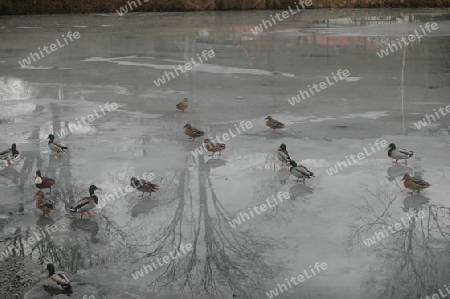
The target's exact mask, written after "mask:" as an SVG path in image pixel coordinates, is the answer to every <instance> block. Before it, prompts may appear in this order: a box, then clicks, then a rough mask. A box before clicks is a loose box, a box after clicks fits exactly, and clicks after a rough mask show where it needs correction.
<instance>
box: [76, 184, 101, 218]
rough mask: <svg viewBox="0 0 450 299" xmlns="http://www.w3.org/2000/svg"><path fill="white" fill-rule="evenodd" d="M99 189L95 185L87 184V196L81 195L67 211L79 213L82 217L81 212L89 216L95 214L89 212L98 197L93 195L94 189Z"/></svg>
mask: <svg viewBox="0 0 450 299" xmlns="http://www.w3.org/2000/svg"><path fill="white" fill-rule="evenodd" d="M96 190H100V191H102V189H101V188H98V187H97V186H95V185H91V186H89V196H87V197H83V198H82V199H80V200H79V201H77V202H76V203H75V204H74V205H73V206H72V207H71V208H70V209H69V211H70V212H72V213H81V217H80V218H83V214H88V215H89V218H90V217H94V216H95V215H94V214H92V213H91V212H89V211H90V210H92V209H93V208H95V207H96V206H97V204H98V197H97V195H95V191H96Z"/></svg>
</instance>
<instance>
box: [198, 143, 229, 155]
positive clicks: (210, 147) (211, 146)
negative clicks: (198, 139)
mask: <svg viewBox="0 0 450 299" xmlns="http://www.w3.org/2000/svg"><path fill="white" fill-rule="evenodd" d="M203 143H204V144H205V148H206V150H207V151H208V152H211V153H212V154H211V155H208V156H212V157H213V156H214V155H215V154H216V152H219V156H220V155H222V151H223V150H225V148H226V146H225V143H218V142H214V141H211V140H209V139H205V140H203Z"/></svg>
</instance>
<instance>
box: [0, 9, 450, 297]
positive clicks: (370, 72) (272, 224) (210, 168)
mask: <svg viewBox="0 0 450 299" xmlns="http://www.w3.org/2000/svg"><path fill="white" fill-rule="evenodd" d="M275 13H276V12H275V11H264V12H259V11H257V12H219V13H213V12H205V13H151V14H150V13H149V14H147V13H139V14H132V13H130V14H127V15H126V16H123V17H119V16H118V15H117V14H90V15H67V16H59V15H57V16H12V17H0V36H1V41H2V42H1V43H0V101H1V105H0V126H1V132H2V133H3V134H1V135H0V145H1V148H5V149H6V148H7V147H8V146H9V145H10V144H11V143H13V142H15V143H17V145H18V148H19V151H20V152H21V156H22V160H21V162H19V163H17V164H16V165H15V166H14V167H10V168H6V169H2V170H0V186H1V190H2V192H1V195H0V198H1V203H2V205H1V206H0V216H1V217H0V219H1V221H0V228H1V230H0V235H1V238H2V240H3V242H2V243H1V244H2V245H1V246H0V249H2V250H3V249H5V248H6V247H7V246H11V245H20V244H21V245H20V246H23V245H24V242H25V241H24V240H26V238H28V237H29V236H33V234H34V233H38V234H39V235H40V236H41V235H42V236H44V235H45V238H42V239H41V240H39V241H38V243H36V244H34V245H33V247H26V248H23V249H24V251H23V252H21V253H20V254H19V255H20V256H27V257H29V258H30V260H28V259H27V263H30V267H31V264H39V263H43V264H46V263H48V262H53V263H55V265H56V267H57V269H62V270H64V271H65V272H66V274H67V275H68V276H69V277H70V279H71V280H72V281H73V284H74V290H75V293H74V294H73V296H74V298H82V297H83V296H84V295H87V296H95V298H139V296H141V297H142V298H232V295H233V294H235V296H236V298H267V297H266V296H267V295H266V292H269V291H270V290H272V289H274V288H276V287H277V284H279V283H284V284H286V285H287V286H286V289H288V290H286V289H284V288H283V293H282V295H281V296H280V297H279V298H304V297H308V298H368V299H371V298H379V297H381V298H419V297H420V296H424V297H425V296H426V295H430V296H432V295H433V294H434V293H437V291H438V289H442V291H445V289H444V288H443V286H444V284H447V283H448V282H449V278H450V274H449V272H448V266H449V259H448V249H449V241H448V234H447V233H446V231H447V230H448V228H449V225H450V223H449V217H450V214H449V205H450V203H449V200H448V197H447V196H446V192H448V191H449V189H448V185H447V183H446V181H447V180H448V174H449V170H450V165H449V163H448V149H449V146H450V139H449V128H450V127H449V126H450V117H449V116H441V117H440V118H439V119H437V120H436V121H434V122H432V123H430V124H428V125H427V126H425V127H424V128H422V129H420V130H418V129H417V127H416V126H415V125H414V123H415V122H417V121H418V120H421V119H423V118H424V117H425V114H432V113H434V111H433V109H439V108H440V107H444V109H445V107H446V105H448V104H450V101H449V98H448V94H449V81H450V80H449V79H450V77H449V75H450V67H449V55H448V53H449V46H450V39H449V34H450V30H449V29H450V22H449V14H448V11H446V10H427V9H421V10H401V9H395V10H394V9H393V10H314V11H308V12H302V13H298V14H296V15H295V16H290V17H289V18H287V19H286V20H284V21H282V22H279V23H278V24H277V25H276V26H273V27H269V28H268V29H265V30H264V32H263V33H262V34H260V35H254V34H253V33H252V32H251V29H254V27H255V26H257V25H258V24H260V23H261V21H262V20H263V19H266V20H267V19H269V18H270V15H271V14H272V15H274V14H275ZM427 22H430V23H432V22H436V23H437V24H438V26H439V28H438V29H437V30H433V31H431V32H430V33H429V34H428V35H427V36H425V37H423V38H422V39H421V40H420V41H419V42H414V43H412V44H411V45H408V46H405V47H403V48H401V49H399V50H398V51H394V52H392V53H390V54H389V55H388V56H387V57H384V58H382V59H380V57H379V56H378V55H377V52H379V51H380V50H382V49H383V48H384V47H386V46H387V44H388V43H394V42H396V40H395V39H396V38H401V37H402V36H407V35H409V34H414V30H421V27H420V26H425V24H426V23H427ZM69 31H71V32H72V33H74V32H75V31H77V32H79V34H80V37H79V39H73V41H72V42H68V43H65V42H64V39H63V38H66V39H67V36H68V32H69ZM419 32H421V31H419ZM62 35H64V37H63V36H62ZM57 39H59V41H60V42H61V43H62V44H64V46H63V47H62V48H58V49H57V50H56V51H54V52H52V53H51V54H48V55H47V54H45V53H44V54H45V55H42V57H40V58H39V59H36V61H35V62H32V63H31V64H30V66H28V67H26V68H21V66H20V65H19V63H18V62H19V61H22V60H23V59H26V58H27V56H28V55H30V51H31V52H38V51H39V49H38V47H39V48H40V49H41V50H42V49H43V47H44V46H48V47H50V45H51V44H52V43H55V42H56V40H57ZM211 49H212V50H213V51H214V54H215V56H214V57H213V58H209V59H208V61H206V63H203V64H200V65H198V66H195V67H193V69H192V70H191V71H186V72H185V73H180V74H179V75H177V76H175V75H174V76H173V77H171V79H170V80H169V81H168V82H167V83H165V84H162V85H161V86H159V87H157V86H156V85H155V84H154V82H153V81H154V80H157V78H159V77H161V76H164V72H167V71H174V70H173V67H176V66H178V65H180V64H183V65H184V64H185V63H186V62H189V61H191V59H194V60H195V61H196V62H197V63H198V62H199V58H198V57H199V56H200V57H201V54H202V52H203V51H206V52H207V51H210V50H211ZM197 54H198V55H199V56H198V55H197ZM338 70H341V71H340V72H341V73H342V71H343V70H347V71H348V73H349V75H348V76H347V77H346V78H343V79H345V80H341V79H338V80H337V81H338V82H335V83H334V84H333V85H331V84H329V85H327V86H326V88H325V89H323V90H321V91H320V92H314V94H313V92H311V91H310V90H309V88H310V87H311V88H314V87H313V84H320V82H327V78H328V80H331V81H330V82H333V81H332V80H333V76H334V75H336V74H337V72H338ZM326 84H328V83H326ZM311 90H312V91H314V90H313V89H311ZM305 91H310V94H309V95H308V96H306V97H305V99H304V100H303V99H302V101H301V102H300V103H296V102H295V103H294V105H291V104H290V102H289V100H292V98H293V97H296V96H297V94H300V92H305ZM183 97H187V98H189V100H190V106H189V108H188V109H187V110H186V113H184V114H182V113H179V112H178V111H176V110H175V108H174V107H173V105H174V104H176V103H178V102H180V101H181V100H182V99H183ZM106 103H117V104H118V108H117V109H116V110H114V109H111V112H108V111H107V110H105V109H106V106H105V105H106ZM102 108H103V109H104V110H103V111H106V112H105V113H104V114H103V113H102V112H101V111H102ZM94 110H95V111H96V112H97V115H99V116H100V117H98V116H97V115H95V112H94ZM89 114H92V115H93V117H94V119H93V120H92V121H87V123H88V125H84V124H83V125H80V124H82V117H84V118H88V115H89ZM267 115H271V116H273V117H274V118H276V119H278V120H280V121H283V122H285V123H286V125H287V128H286V129H281V130H278V131H277V133H276V134H271V133H270V130H269V129H268V128H267V127H266V126H265V124H264V118H265V117H266V116H267ZM91 119H92V118H91ZM78 121H80V124H79V123H78ZM242 121H244V123H245V122H247V121H248V122H250V123H251V128H249V129H247V130H246V131H245V132H244V131H243V130H241V131H240V132H239V133H237V131H236V128H239V124H240V123H241V122H242ZM69 123H71V126H76V127H77V128H78V130H74V131H73V132H72V133H70V134H69V135H67V136H66V137H64V138H63V139H62V141H63V142H64V143H66V144H67V145H68V146H69V148H70V150H69V151H68V152H67V153H65V154H64V155H63V156H62V157H54V156H52V155H51V153H50V149H49V148H48V146H47V141H46V140H45V138H46V137H47V135H48V134H49V133H52V132H61V129H63V128H64V127H66V126H68V125H69ZM186 123H191V124H192V125H193V126H195V127H197V128H200V129H202V130H204V131H205V132H206V136H208V137H212V138H215V137H216V135H222V134H224V133H227V132H229V130H230V131H231V132H233V134H235V135H236V136H233V135H231V136H232V137H230V139H229V140H227V141H225V143H226V144H227V148H226V150H225V151H224V152H223V153H222V155H221V156H220V157H218V158H215V159H212V158H210V157H207V156H206V155H200V156H198V157H194V155H192V154H191V151H195V149H197V148H199V146H201V143H200V141H197V140H196V141H194V142H193V141H189V140H187V137H186V136H185V135H184V134H183V126H184V125H185V124H186ZM235 125H236V126H235ZM200 140H201V139H200ZM376 140H378V141H382V140H386V141H387V142H388V143H390V142H395V143H396V144H397V145H398V146H400V147H404V148H407V149H411V150H414V156H413V158H411V159H410V161H409V163H408V165H407V166H404V165H403V162H402V161H399V162H402V163H401V164H400V165H394V164H392V163H391V160H390V159H389V158H388V157H387V154H386V151H385V150H384V149H383V148H381V149H377V148H376V147H375V141H376ZM281 143H285V144H286V145H287V149H288V151H289V153H290V155H291V158H293V159H295V160H296V161H297V162H298V163H299V164H300V163H301V164H304V165H305V166H307V167H308V168H309V169H310V170H312V171H313V172H314V173H315V177H314V178H312V179H310V180H307V182H306V184H305V185H303V184H301V183H300V184H298V183H296V182H293V177H292V176H289V172H288V171H287V169H286V168H284V169H282V168H281V166H280V163H279V161H278V160H275V158H274V151H275V150H276V149H277V147H278V146H279V145H280V144H281ZM372 148H373V149H374V150H372ZM364 149H366V151H367V152H368V153H369V154H364V158H363V159H361V160H360V161H358V162H357V163H352V165H351V166H349V167H348V168H345V169H343V170H339V171H338V172H337V173H336V174H334V175H332V176H330V175H328V174H327V170H328V171H329V169H330V167H333V166H335V165H336V163H337V161H346V159H347V158H350V155H355V156H356V155H357V154H358V153H359V152H363V151H364ZM37 169H40V170H41V172H42V174H43V175H45V176H49V177H51V178H54V179H55V180H56V184H55V185H54V188H53V192H52V194H51V195H50V197H51V198H52V199H54V200H55V201H56V203H57V209H58V210H57V211H56V212H54V213H52V214H51V215H50V218H48V219H43V218H42V217H40V216H39V215H38V214H37V213H36V211H35V206H34V194H35V192H36V187H35V186H34V185H33V175H34V173H35V171H36V170H37ZM405 172H410V173H412V174H415V175H416V176H421V177H423V178H424V179H426V180H427V181H428V182H430V183H431V184H432V187H431V188H430V189H428V190H426V191H424V192H422V193H423V194H422V193H421V194H422V195H420V196H416V195H415V196H408V194H406V190H405V188H404V187H403V183H402V181H401V177H402V175H403V174H404V173H405ZM144 173H154V175H155V179H154V180H153V182H154V183H156V184H158V185H159V186H160V190H159V191H158V192H156V193H153V194H152V196H151V198H150V199H149V198H140V197H137V195H140V194H141V193H139V192H138V191H132V192H128V191H126V189H125V187H126V186H127V185H129V182H130V181H129V179H130V178H131V177H132V176H140V177H142V176H143V174H144ZM91 184H95V185H96V186H98V187H101V188H102V189H103V192H102V193H99V194H100V195H99V196H100V197H101V198H102V197H104V196H106V195H109V196H110V198H111V201H110V202H109V203H108V204H106V205H105V206H104V207H102V208H96V209H95V210H93V212H94V213H95V214H96V216H95V217H94V218H92V219H87V218H86V217H85V219H80V216H79V215H76V216H75V215H71V214H69V212H68V209H69V208H70V206H71V205H72V204H73V203H74V202H76V201H77V200H78V199H80V198H82V197H84V196H87V195H88V187H89V185H91ZM446 186H447V187H446ZM119 189H121V190H122V191H121V192H122V193H123V194H122V195H121V194H120V191H119ZM115 192H117V194H118V195H116V194H115ZM278 192H282V193H283V192H288V193H289V197H290V198H289V199H287V200H286V199H285V200H283V201H282V202H279V203H278V204H276V205H275V206H274V207H269V208H267V210H266V211H265V212H261V214H259V215H257V214H256V212H253V217H251V215H250V214H249V213H250V212H249V210H248V208H252V209H253V207H254V206H255V205H257V206H258V207H260V205H261V204H264V203H266V202H267V201H269V202H271V203H273V197H272V196H277V194H278ZM412 211H416V212H418V211H424V213H425V214H426V215H425V217H424V218H417V219H416V220H415V221H414V222H413V224H412V225H411V224H410V225H409V226H407V227H406V226H404V227H402V230H401V231H399V232H398V233H396V234H392V235H391V234H389V235H388V236H386V238H384V239H382V240H381V241H377V242H376V244H374V245H372V246H370V247H367V246H366V245H365V244H364V240H366V239H367V238H370V237H372V236H373V234H374V233H375V232H380V231H381V232H384V230H387V232H388V233H389V230H388V227H389V226H390V225H395V223H396V222H399V223H402V222H401V219H407V215H409V214H411V213H412ZM243 212H247V213H248V214H249V215H250V216H249V218H250V219H249V220H247V221H245V222H244V223H242V224H241V225H238V226H237V227H235V228H233V227H232V226H231V225H229V221H231V220H232V219H234V218H236V217H238V216H239V215H240V214H239V213H243ZM55 224H56V225H57V228H58V229H57V231H56V232H52V233H51V234H48V233H47V234H46V233H45V228H46V225H55ZM385 234H386V235H387V233H385ZM181 243H183V244H185V245H186V244H192V248H193V249H192V250H191V251H186V253H185V254H182V255H181V257H180V258H178V259H174V260H171V261H170V262H169V263H167V264H164V265H163V266H158V267H157V268H158V269H157V270H155V271H154V272H149V273H148V274H145V275H144V276H143V277H140V278H139V279H134V278H133V277H132V274H135V272H136V271H139V270H142V268H141V267H142V266H143V265H151V262H152V261H156V258H157V257H160V258H161V259H162V258H163V257H164V256H166V255H169V254H170V252H171V251H172V250H174V248H177V247H178V246H181ZM317 262H319V263H326V265H327V269H325V270H322V271H321V272H320V273H317V270H316V274H317V275H311V274H312V272H311V271H312V270H311V268H310V266H312V267H314V265H315V264H316V263H317ZM305 271H306V272H307V273H308V274H309V275H310V276H312V277H311V278H308V277H306V278H307V279H305V281H303V282H301V283H299V285H294V283H293V282H290V284H291V287H289V285H288V284H287V282H286V280H285V279H286V278H290V277H291V276H294V277H298V276H299V275H300V274H303V275H305V273H304V272H305ZM143 273H145V272H143ZM43 278H44V276H42V279H43ZM41 285H42V282H39V283H36V284H35V286H34V288H32V290H31V291H30V292H29V294H27V296H26V298H47V297H48V296H49V295H46V293H45V291H43V290H42V289H41ZM278 291H280V290H278ZM171 292H173V293H171ZM156 293H157V295H156ZM174 293H176V294H178V295H174ZM46 296H47V297H46ZM176 296H178V297H176Z"/></svg>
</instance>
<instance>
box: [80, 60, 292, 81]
mask: <svg viewBox="0 0 450 299" xmlns="http://www.w3.org/2000/svg"><path fill="white" fill-rule="evenodd" d="M123 58H136V56H129V57H123ZM118 59H121V58H104V57H91V58H88V59H85V60H84V61H87V62H113V63H117V64H118V65H127V66H143V67H150V68H154V69H159V70H171V71H173V67H176V65H168V64H152V63H140V62H132V61H120V60H118ZM187 62H189V61H187ZM192 71H193V72H195V71H200V72H205V73H211V74H228V75H231V74H247V75H260V76H272V75H273V72H269V71H265V70H260V69H244V68H237V67H230V66H220V65H212V64H200V65H198V66H195V67H193V68H192ZM279 75H281V76H284V77H289V78H292V77H294V74H289V73H279Z"/></svg>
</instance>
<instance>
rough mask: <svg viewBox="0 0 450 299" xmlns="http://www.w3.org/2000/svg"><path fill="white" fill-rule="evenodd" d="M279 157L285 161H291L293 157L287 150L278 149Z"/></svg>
mask: <svg viewBox="0 0 450 299" xmlns="http://www.w3.org/2000/svg"><path fill="white" fill-rule="evenodd" d="M277 157H278V160H280V161H281V162H284V163H288V162H290V161H291V157H289V154H288V152H287V151H283V150H282V149H278V151H277Z"/></svg>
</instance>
